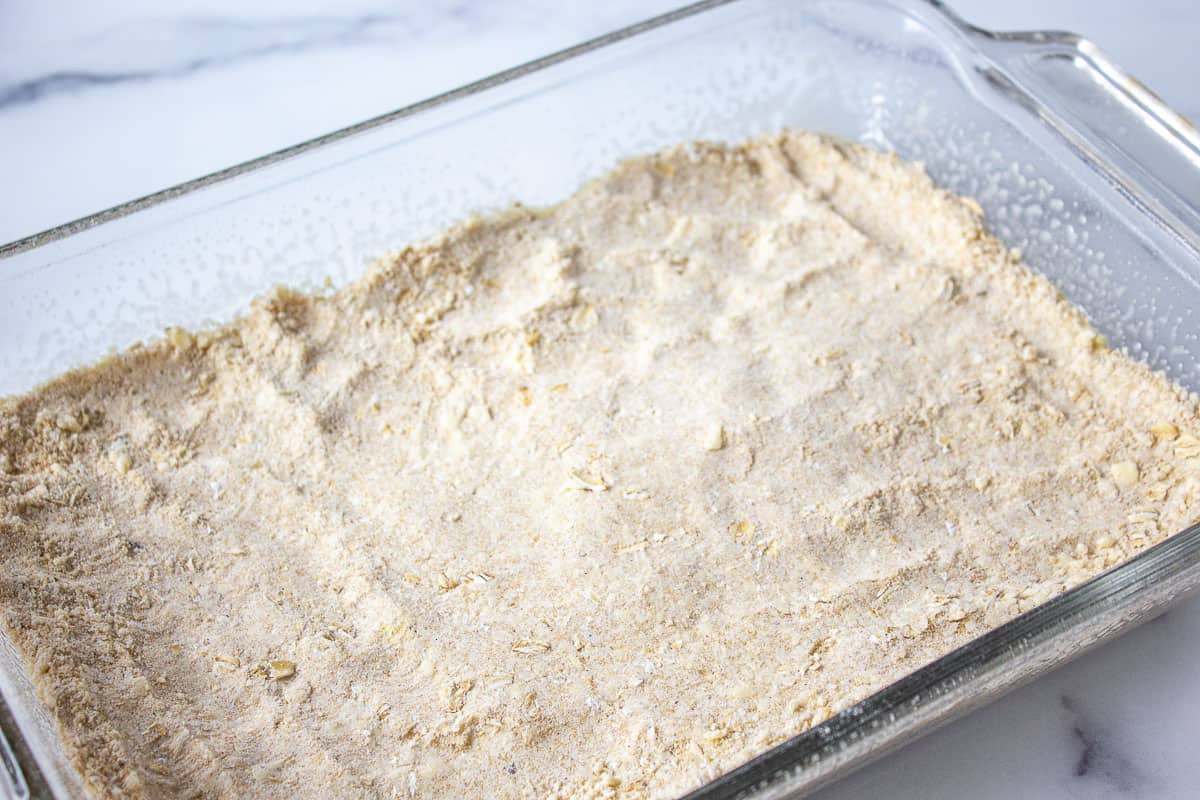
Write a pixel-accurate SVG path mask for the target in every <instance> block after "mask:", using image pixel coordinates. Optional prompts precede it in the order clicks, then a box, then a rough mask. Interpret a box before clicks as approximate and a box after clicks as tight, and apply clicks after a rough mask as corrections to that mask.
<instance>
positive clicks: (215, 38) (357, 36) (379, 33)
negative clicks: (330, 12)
mask: <svg viewBox="0 0 1200 800" xmlns="http://www.w3.org/2000/svg"><path fill="white" fill-rule="evenodd" d="M408 27H410V26H406V25H405V24H404V20H403V19H402V18H400V17H397V16H394V15H388V14H366V15H363V16H359V17H352V18H345V19H339V18H336V17H316V18H310V19H296V20H282V21H267V22H263V21H255V20H237V19H182V20H177V21H173V22H170V23H168V24H166V25H163V24H161V23H149V24H147V25H142V26H137V28H136V29H134V30H132V31H114V32H108V33H107V34H104V35H99V36H97V37H95V38H97V39H105V40H107V41H106V43H105V46H106V47H107V48H109V49H111V50H113V51H116V52H121V51H122V50H123V49H125V48H127V47H129V48H140V49H141V52H142V53H143V54H144V53H145V52H146V50H145V47H144V44H145V42H146V41H160V42H161V41H164V40H165V41H166V42H167V46H168V50H169V52H167V53H166V54H160V55H159V56H158V57H159V58H162V59H163V61H165V63H161V64H158V65H155V66H144V67H137V68H128V69H119V68H117V69H110V70H101V69H65V70H58V71H55V72H50V73H47V74H43V75H38V76H35V77H31V78H27V79H24V80H18V81H14V82H10V83H8V84H7V85H4V84H0V110H3V109H5V108H8V107H11V106H16V105H22V104H25V103H32V102H35V101H37V100H41V99H42V98H45V97H48V96H50V95H54V94H59V93H64V92H78V91H82V90H87V89H94V88H98V87H104V86H113V85H117V84H126V83H137V82H144V81H151V80H164V79H171V78H182V77H186V76H189V75H192V74H194V73H196V72H199V71H200V70H204V69H208V68H210V67H216V66H226V65H230V64H236V63H239V62H243V61H249V60H251V59H256V58H262V57H264V56H270V55H275V54H280V53H303V52H309V51H313V50H319V49H328V48H339V47H353V46H358V45H362V44H366V43H372V42H374V43H382V42H387V41H394V40H395V39H396V37H397V36H401V35H410V36H411V35H413V31H412V30H406V28H408ZM385 34H386V35H385ZM123 40H124V41H123ZM153 49H161V47H160V48H152V50H153ZM141 57H142V59H143V60H151V59H148V58H147V57H146V56H145V55H142V56H141Z"/></svg>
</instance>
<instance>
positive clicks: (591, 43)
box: [0, 0, 1200, 260]
mask: <svg viewBox="0 0 1200 800" xmlns="http://www.w3.org/2000/svg"><path fill="white" fill-rule="evenodd" d="M738 2H741V0H699V2H695V3H691V4H688V5H685V6H682V7H680V8H677V9H675V10H673V11H668V12H666V13H664V14H660V15H658V16H655V17H651V18H649V19H646V20H643V21H641V22H637V23H634V24H633V25H629V26H626V27H624V28H619V29H617V30H615V31H612V32H610V33H606V34H602V35H600V36H597V37H595V38H592V39H587V40H585V41H583V42H580V43H579V44H576V45H573V46H571V47H567V48H564V49H562V50H557V51H555V52H553V53H550V54H548V55H545V56H542V57H540V58H535V59H533V60H531V61H526V62H524V63H521V64H518V65H516V66H514V67H510V68H508V69H506V70H502V71H500V72H496V73H493V74H491V75H488V76H486V77H484V78H480V79H479V80H476V81H472V82H470V83H466V84H463V85H462V86H459V87H456V88H454V89H451V90H449V91H446V92H442V93H441V94H436V95H434V96H432V97H429V98H426V99H424V100H420V101H418V102H416V103H412V104H409V105H406V106H402V107H400V108H398V109H395V110H393V111H388V112H385V113H383V114H379V115H377V116H374V117H370V118H368V119H365V120H362V121H361V122H357V123H354V124H352V125H347V126H346V127H343V128H338V129H337V130H334V131H331V132H329V133H325V134H322V135H321V136H317V137H314V138H312V139H307V140H305V141H302V142H298V143H296V144H293V145H289V146H287V147H284V148H281V149H279V150H275V151H273V152H270V153H267V154H265V155H262V156H258V157H256V158H252V159H249V160H247V161H242V162H240V163H238V164H234V165H232V166H229V167H225V168H223V169H220V170H217V171H215V172H210V173H208V174H206V175H201V176H200V177H197V178H193V179H192V180H189V181H184V182H183V183H179V184H176V185H174V186H170V187H167V188H165V189H160V190H159V191H157V192H152V193H150V194H148V195H144V196H142V197H138V198H135V199H133V200H129V201H126V202H124V203H120V204H118V205H115V206H112V207H110V208H106V209H104V210H102V211H97V212H96V213H93V214H89V215H87V216H84V217H80V218H78V219H75V220H71V221H69V222H65V223H63V224H61V225H56V226H55V227H53V228H48V229H46V230H44V231H41V232H38V233H33V234H30V235H28V236H25V237H22V238H20V239H17V240H15V241H12V242H9V243H7V244H2V245H0V260H3V259H5V258H8V257H10V256H15V255H17V254H19V253H25V252H28V251H31V250H36V249H37V248H39V247H42V246H43V245H47V244H50V243H51V242H56V241H58V240H60V239H66V238H68V237H71V236H74V235H76V234H79V233H82V232H84V231H87V230H90V229H91V228H95V227H97V226H99V225H102V224H104V223H106V222H112V221H114V220H118V219H121V218H122V217H127V216H129V215H131V214H134V213H137V212H139V211H143V210H146V209H149V208H152V207H154V206H157V205H160V204H162V203H165V202H167V201H169V200H174V199H176V198H179V197H182V196H184V195H188V194H192V193H193V192H196V191H199V190H201V189H205V188H207V187H210V186H213V185H215V184H218V183H222V182H224V181H227V180H230V179H232V178H235V177H238V176H239V175H245V174H248V173H253V172H257V171H260V170H262V169H265V168H267V167H270V166H272V165H274V164H277V163H279V162H281V161H286V160H288V159H291V158H294V157H296V156H299V155H302V154H304V153H307V152H310V151H313V150H317V149H319V148H322V147H324V146H326V145H330V144H333V143H335V142H338V141H341V140H342V139H346V138H348V137H351V136H355V135H357V134H360V133H364V132H366V131H369V130H372V129H374V128H378V127H380V126H383V125H387V124H388V123H391V122H395V121H397V120H400V119H404V118H406V117H412V116H415V115H417V114H420V113H422V112H425V111H429V110H431V109H434V108H437V107H439V106H444V105H447V104H449V103H453V102H455V101H459V100H463V99H465V98H468V97H471V96H474V95H477V94H480V93H482V92H485V91H487V90H489V89H494V88H496V87H498V86H502V85H504V84H507V83H512V82H513V81H516V80H519V79H520V78H523V77H526V76H528V75H531V74H533V73H537V72H541V71H543V70H546V69H548V68H550V67H553V66H555V65H558V64H561V63H564V62H568V61H571V60H573V59H575V58H578V57H580V56H583V55H585V54H587V53H591V52H594V51H598V50H603V49H605V48H607V47H609V46H611V45H614V44H617V43H619V42H622V41H625V40H626V39H631V38H633V37H636V36H638V35H639V34H643V33H647V32H649V31H652V30H654V29H657V28H661V27H664V26H666V25H670V24H671V23H674V22H678V21H680V20H683V19H686V18H689V17H694V16H697V15H699V14H703V13H705V12H707V11H711V10H713V9H716V8H719V7H721V6H728V5H734V4H736V3H738ZM884 2H887V3H888V4H891V5H906V3H904V2H897V1H896V0H884ZM907 4H908V5H915V6H918V7H923V8H926V9H929V10H931V11H932V12H933V13H934V14H936V15H938V16H939V17H940V18H941V19H942V21H944V22H946V23H949V25H950V26H951V27H952V28H953V29H955V30H956V31H957V32H958V33H959V34H960V35H961V36H963V37H965V38H966V39H968V40H969V41H971V43H972V44H973V45H974V47H975V48H976V49H977V50H978V51H979V54H980V55H985V54H986V51H987V49H988V46H989V45H1001V46H1003V45H1025V46H1028V47H1033V48H1039V49H1044V48H1056V49H1059V50H1062V51H1065V52H1075V53H1078V54H1079V55H1080V56H1083V57H1085V58H1086V59H1087V60H1088V61H1089V62H1090V63H1092V64H1093V65H1094V66H1097V67H1098V68H1099V69H1100V70H1101V71H1102V72H1103V73H1104V74H1105V75H1106V76H1107V77H1109V78H1110V79H1111V80H1113V81H1114V82H1115V83H1116V84H1117V85H1118V86H1120V87H1121V90H1122V91H1124V92H1125V93H1126V94H1127V95H1128V97H1129V99H1130V100H1131V101H1133V102H1134V103H1135V104H1136V105H1138V106H1140V107H1141V108H1142V109H1143V110H1144V111H1145V112H1146V113H1148V114H1150V115H1151V116H1153V117H1154V118H1155V119H1156V120H1157V121H1159V122H1160V123H1161V124H1163V125H1164V126H1165V127H1166V128H1167V129H1168V131H1169V132H1170V133H1171V134H1172V135H1174V136H1175V137H1177V139H1178V140H1180V141H1181V142H1183V143H1186V145H1187V146H1188V147H1189V149H1190V150H1191V151H1193V152H1194V153H1196V154H1200V131H1197V129H1196V128H1195V126H1193V125H1192V124H1191V123H1190V122H1189V121H1188V120H1187V119H1185V118H1184V117H1183V116H1181V115H1180V114H1178V113H1177V112H1176V111H1174V110H1173V109H1172V108H1171V107H1170V106H1168V105H1167V104H1166V103H1165V102H1164V101H1163V100H1162V99H1161V98H1159V97H1158V96H1157V95H1156V94H1154V93H1153V92H1152V91H1150V90H1149V89H1148V88H1147V87H1146V86H1145V85H1144V84H1142V83H1141V82H1140V81H1138V80H1137V79H1136V78H1134V77H1133V76H1132V75H1130V74H1129V73H1128V72H1127V71H1126V70H1124V69H1123V68H1122V67H1120V66H1118V65H1117V64H1116V63H1115V62H1113V61H1112V60H1111V59H1109V58H1108V57H1106V56H1105V55H1104V53H1103V51H1102V50H1101V49H1100V48H1098V47H1097V46H1096V45H1095V44H1094V43H1093V42H1091V41H1090V40H1088V39H1086V38H1084V37H1083V36H1080V35H1078V34H1075V33H1070V32H1067V31H1055V30H1029V31H993V30H989V29H987V28H981V27H979V26H976V25H972V24H971V23H969V22H967V21H966V20H964V19H963V18H962V17H959V16H958V15H957V14H956V13H954V11H952V10H951V9H950V8H949V7H948V6H947V5H946V4H945V3H944V2H942V0H909V2H908V3H907Z"/></svg>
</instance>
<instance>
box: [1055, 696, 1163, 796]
mask: <svg viewBox="0 0 1200 800" xmlns="http://www.w3.org/2000/svg"><path fill="white" fill-rule="evenodd" d="M1062 707H1063V708H1064V709H1065V710H1066V711H1067V713H1068V714H1070V717H1071V735H1072V737H1073V738H1074V739H1075V741H1076V742H1077V743H1078V745H1079V757H1078V759H1077V760H1076V761H1075V764H1074V767H1073V769H1072V772H1071V774H1072V776H1073V777H1075V778H1084V779H1089V780H1093V781H1098V782H1100V783H1101V784H1102V785H1103V786H1104V788H1106V789H1108V790H1111V791H1112V792H1113V793H1115V794H1118V795H1123V796H1129V797H1137V796H1139V795H1142V794H1143V792H1144V791H1145V790H1147V789H1149V788H1152V787H1151V785H1150V784H1151V781H1150V780H1149V778H1148V777H1147V776H1146V775H1145V774H1144V773H1143V772H1142V770H1141V769H1140V768H1139V767H1138V765H1137V763H1135V761H1134V760H1133V759H1132V758H1130V757H1129V756H1128V755H1126V754H1125V752H1124V751H1123V750H1122V749H1121V748H1120V747H1119V746H1118V745H1117V743H1116V742H1114V741H1113V738H1112V735H1111V732H1110V731H1108V730H1107V729H1106V728H1105V727H1104V726H1103V725H1101V724H1099V723H1098V722H1097V721H1096V719H1095V717H1094V715H1092V714H1091V713H1089V712H1087V711H1085V710H1084V709H1083V708H1082V707H1081V704H1080V702H1079V700H1077V699H1076V698H1074V697H1072V696H1070V695H1066V694H1064V695H1063V696H1062Z"/></svg>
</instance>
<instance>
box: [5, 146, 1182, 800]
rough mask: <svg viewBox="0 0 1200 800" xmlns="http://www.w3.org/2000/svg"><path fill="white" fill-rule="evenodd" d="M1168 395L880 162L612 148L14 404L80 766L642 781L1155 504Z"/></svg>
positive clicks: (330, 784) (430, 784)
mask: <svg viewBox="0 0 1200 800" xmlns="http://www.w3.org/2000/svg"><path fill="white" fill-rule="evenodd" d="M1197 434H1200V420H1198V417H1197V401H1196V398H1195V397H1194V396H1191V395H1188V394H1187V393H1186V392H1184V391H1183V390H1182V389H1180V388H1178V387H1176V386H1173V385H1171V384H1170V383H1169V382H1168V381H1167V380H1166V379H1164V378H1163V377H1162V376H1160V375H1157V374H1155V373H1152V372H1151V371H1150V370H1148V369H1147V368H1145V367H1143V366H1141V365H1139V364H1137V363H1135V362H1134V361H1133V360H1131V359H1130V358H1128V357H1127V356H1125V355H1124V354H1122V353H1119V352H1114V351H1112V350H1110V349H1109V348H1107V347H1106V346H1105V345H1104V343H1103V341H1102V340H1101V339H1100V337H1099V336H1098V335H1097V333H1096V332H1095V331H1094V330H1093V329H1092V328H1090V327H1089V326H1088V324H1087V323H1086V322H1085V321H1084V319H1083V317H1082V316H1081V314H1080V312H1078V311H1077V310H1076V309H1074V308H1073V307H1072V306H1070V305H1069V304H1068V303H1067V302H1066V301H1065V300H1064V299H1063V298H1062V297H1061V296H1060V295H1059V294H1058V293H1057V292H1056V291H1055V289H1054V288H1052V287H1051V285H1050V284H1049V283H1048V282H1047V281H1046V280H1044V279H1043V278H1041V277H1038V276H1037V275H1035V274H1033V273H1032V272H1030V271H1029V270H1028V269H1027V268H1026V267H1025V266H1023V265H1022V264H1021V263H1020V261H1019V259H1018V258H1017V257H1016V256H1015V255H1013V254H1011V253H1008V252H1006V251H1005V249H1004V248H1003V247H1002V246H1001V245H1000V244H999V243H998V242H997V241H996V240H995V239H993V238H992V237H991V236H990V235H988V234H987V233H986V232H985V231H984V229H983V228H982V227H981V214H980V211H979V209H978V207H977V206H976V204H975V203H973V202H972V201H970V200H964V199H962V198H959V197H955V196H953V195H950V194H947V193H945V192H943V191H941V190H939V189H937V188H936V187H935V186H934V185H933V184H932V183H931V182H930V180H929V179H928V178H927V177H926V176H925V174H924V173H923V172H922V170H921V169H920V168H919V167H917V166H915V165H912V164H907V163H904V162H902V161H900V160H898V159H897V158H895V157H893V156H889V155H883V154H880V153H876V152H873V151H870V150H868V149H865V148H862V147H859V146H855V145H850V144H847V143H844V142H841V141H837V140H834V139H831V138H828V137H823V136H818V135H813V134H807V133H787V134H783V135H780V136H775V137H771V138H766V139H761V140H758V141H754V142H752V143H749V144H747V145H744V146H742V147H737V148H732V147H725V146H719V145H714V144H690V145H685V146H680V147H677V148H674V149H671V150H669V151H667V152H665V153H662V154H660V155H655V156H651V157H646V158H639V159H634V160H632V161H629V162H626V163H625V164H623V165H622V166H621V167H620V168H619V169H617V170H616V171H615V172H613V173H612V174H610V175H608V176H607V177H605V178H603V179H600V180H597V181H595V182H593V183H591V184H589V185H587V186H586V187H584V188H583V189H582V190H580V191H579V192H578V193H577V194H576V195H575V196H574V197H572V198H571V199H569V200H567V201H566V202H564V203H563V204H562V205H559V206H557V207H555V208H551V209H548V210H544V211H530V210H526V209H523V208H517V209H514V210H511V211H508V212H507V213H504V214H501V215H499V216H498V217H495V218H491V219H484V220H476V221H473V222H470V223H468V224H465V225H462V226H459V227H456V228H453V229H451V230H449V231H448V232H446V233H445V234H444V235H442V236H440V237H439V238H437V239H436V240H434V241H432V242H430V243H427V244H425V245H422V246H419V247H411V248H406V249H404V250H402V251H400V252H398V253H396V254H395V255H393V256H391V257H389V258H386V259H384V260H382V261H381V262H380V263H378V264H377V265H376V266H375V267H374V268H373V269H372V270H371V271H370V272H369V274H367V275H366V276H365V277H364V278H362V279H361V280H359V281H358V282H357V283H355V284H354V285H353V286H350V287H348V288H346V289H344V290H341V291H337V292H330V293H327V294H325V295H323V296H305V295H301V294H297V293H294V292H290V291H287V290H278V291H276V292H274V293H273V294H271V295H270V296H268V297H266V298H265V299H263V300H261V301H260V302H258V303H257V304H256V306H255V308H254V310H253V312H252V313H250V314H249V315H248V316H247V317H245V318H244V319H242V320H240V321H239V322H236V323H234V324H232V325H231V326H229V327H227V328H224V329H221V330H218V331H214V332H210V333H206V334H201V335H194V334H191V333H187V332H184V331H180V330H171V331H169V332H168V335H167V337H166V339H165V340H164V341H162V342H159V343H157V344H154V345H151V346H146V347H139V348H135V349H133V350H131V351H129V352H127V353H124V354H122V355H120V356H117V357H113V358H110V359H108V360H107V361H104V362H103V363H101V364H99V365H97V366H95V367H92V368H89V369H85V370H81V371H76V372H73V373H70V374H68V375H66V376H64V377H62V378H60V379H58V380H56V381H54V382H52V383H50V384H48V385H46V386H44V387H42V388H41V389H39V390H37V391H36V392H34V393H32V394H30V395H28V396H25V397H19V398H14V399H9V400H6V401H3V402H2V403H0V473H3V474H2V475H0V542H2V543H3V548H4V558H3V559H0V612H2V614H3V622H4V625H5V626H6V629H7V633H8V635H9V636H10V637H11V638H12V640H13V641H14V642H15V643H16V644H17V646H18V647H19V648H20V650H21V652H22V653H23V654H24V655H25V656H26V657H27V658H28V660H29V664H30V668H31V671H32V673H33V674H34V675H35V676H36V681H37V683H38V685H39V689H40V692H41V694H42V696H43V697H44V698H45V701H46V702H47V704H48V705H49V707H50V708H51V709H52V713H53V714H54V716H55V717H56V719H57V720H58V723H59V724H60V726H61V729H62V736H63V738H64V740H65V742H66V743H67V746H68V748H69V751H70V753H71V755H72V757H73V759H74V761H75V763H76V765H77V766H78V767H79V769H80V771H81V772H82V774H83V775H84V776H86V780H87V782H88V785H89V787H90V789H91V791H92V792H93V793H94V794H95V795H96V796H98V797H142V796H145V797H198V796H204V797H248V796H253V797H294V796H297V795H300V796H308V797H355V798H357V797H381V798H383V797H386V798H392V797H400V798H405V797H412V798H458V797H485V796H486V797H513V798H517V797H520V798H524V797H533V798H599V797H616V796H619V797H630V798H642V797H655V798H665V797H670V796H673V795H675V794H677V793H679V792H682V791H684V790H686V789H689V788H691V787H694V786H696V785H698V784H700V783H701V782H703V781H705V780H708V779H710V778H712V777H714V776H716V775H717V774H718V773H720V772H722V771H724V770H727V769H729V768H731V767H733V766H735V765H737V764H738V763H739V762H741V761H743V760H744V759H746V758H747V757H749V756H752V755H755V754H757V753H760V752H762V751H763V750H765V749H767V748H769V747H770V746H772V745H773V744H776V743H778V742H781V741H783V740H784V739H786V738H788V737H790V736H792V735H794V734H796V733H799V732H801V731H804V730H805V729H807V728H809V727H810V726H812V725H814V724H815V723H817V722H819V721H821V720H823V719H825V718H826V717H828V716H829V715H831V714H833V713H834V712H836V711H838V710H840V709H842V708H845V707H846V706H847V705H849V704H851V703H853V702H855V701H857V700H860V699H862V698H863V697H865V696H867V695H868V694H870V693H872V692H874V691H875V690H877V689H879V688H880V687H882V686H884V685H886V684H887V683H889V682H891V681H893V680H895V679H896V678H898V677H899V676H901V675H903V674H904V673H907V672H909V671H911V670H912V669H914V668H915V667H918V666H920V665H922V664H924V663H926V662H928V661H930V660H931V659H934V658H935V657H937V656H940V655H942V654H943V653H945V652H947V651H948V650H950V649H951V648H953V647H955V646H957V645H960V644H962V643H964V642H966V641H968V640H969V639H971V638H973V637H975V636H977V635H979V634H980V633H982V632H984V631H986V630H988V629H989V628H992V627H994V626H996V625H997V624H999V623H1002V622H1004V621H1005V620H1008V619H1010V618H1011V617H1013V616H1014V615H1015V614H1017V613H1018V612H1020V611H1023V610H1026V609H1029V608H1031V607H1033V606H1034V605H1036V604H1038V603H1040V602H1042V601H1043V600H1045V599H1046V598H1048V597H1050V596H1052V595H1054V594H1056V593H1058V592H1062V591H1063V590H1064V589H1066V588H1068V587H1070V586H1072V585H1074V584H1077V583H1079V582H1080V581H1081V580H1083V579H1084V578H1087V577H1089V576H1091V575H1094V574H1096V573H1098V572H1099V571H1101V570H1102V569H1104V568H1105V567H1108V566H1111V565H1112V564H1114V563H1116V562H1118V561H1121V560H1123V559H1124V558H1126V557H1128V556H1129V555H1131V554H1133V553H1135V552H1137V551H1138V550H1140V549H1142V548H1144V547H1146V546H1147V545H1149V544H1151V543H1153V542H1156V541H1158V540H1160V539H1162V538H1163V537H1164V536H1166V535H1168V534H1171V533H1174V532H1176V531H1178V530H1180V529H1182V528H1184V527H1185V526H1186V525H1187V524H1188V523H1189V522H1190V521H1191V520H1192V519H1193V518H1194V517H1195V516H1196V513H1197V501H1198V472H1200V470H1198V468H1200V440H1197V438H1196V436H1197Z"/></svg>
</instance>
